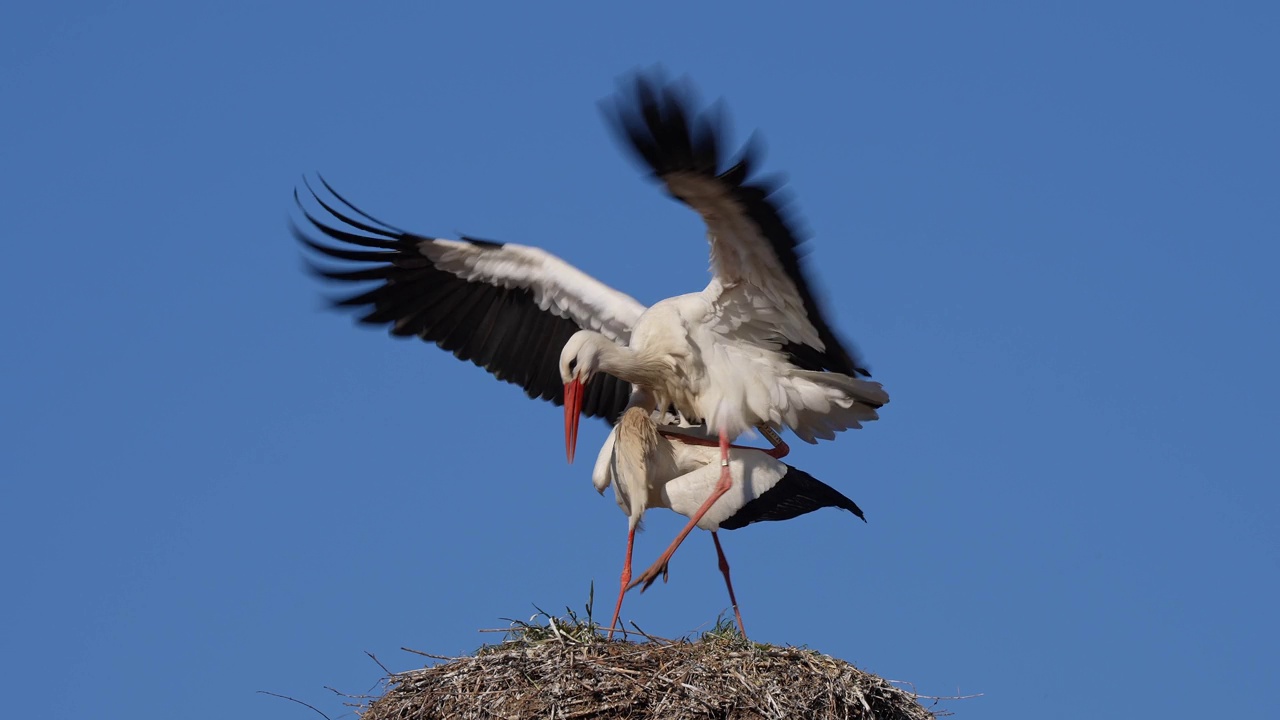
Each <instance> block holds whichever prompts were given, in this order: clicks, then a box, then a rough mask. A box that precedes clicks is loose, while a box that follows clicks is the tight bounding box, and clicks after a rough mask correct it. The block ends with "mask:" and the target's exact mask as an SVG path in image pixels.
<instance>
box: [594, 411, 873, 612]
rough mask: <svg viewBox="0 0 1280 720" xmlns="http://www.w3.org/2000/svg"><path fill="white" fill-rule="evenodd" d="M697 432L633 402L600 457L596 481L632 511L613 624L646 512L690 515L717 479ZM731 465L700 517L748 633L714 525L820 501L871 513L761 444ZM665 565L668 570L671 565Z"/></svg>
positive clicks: (792, 512)
mask: <svg viewBox="0 0 1280 720" xmlns="http://www.w3.org/2000/svg"><path fill="white" fill-rule="evenodd" d="M664 433H665V435H664ZM696 437H698V435H697V434H696V432H695V433H694V434H688V435H687V434H685V433H684V432H682V431H676V430H673V429H672V428H669V427H668V428H664V429H663V430H662V431H661V432H660V430H659V427H658V426H657V424H655V423H654V422H653V420H652V418H651V417H650V416H649V414H648V413H646V412H645V411H644V410H642V409H641V408H638V407H632V408H628V409H627V410H626V411H625V412H624V413H623V415H622V418H621V419H620V420H619V421H618V423H617V425H615V426H614V428H613V430H612V432H610V433H609V437H608V438H607V439H606V440H605V443H604V445H603V446H602V447H601V448H600V453H599V455H597V457H596V464H595V468H594V469H593V471H592V474H591V482H592V484H593V485H595V488H596V490H598V491H599V492H601V493H603V492H604V491H605V489H606V488H608V487H609V486H610V485H612V486H613V490H614V498H615V499H616V501H617V503H618V507H619V508H621V509H622V512H623V513H624V514H625V515H626V516H627V554H626V560H625V562H624V563H623V570H622V576H621V587H620V589H619V592H618V602H617V605H616V606H615V608H614V613H613V620H612V622H611V623H610V626H609V627H610V628H611V629H612V628H614V627H616V626H617V621H618V614H619V612H620V611H621V609H622V598H623V595H624V594H625V593H626V590H627V587H628V586H629V585H630V583H631V555H632V548H633V546H634V542H635V532H636V529H637V528H638V527H639V526H640V522H641V520H642V519H643V516H644V513H645V512H646V511H647V510H649V509H651V508H659V507H661V508H669V509H671V510H673V511H675V512H677V513H679V514H681V515H684V516H685V517H688V518H693V517H694V516H695V515H696V514H697V512H698V509H699V508H700V507H701V506H702V504H703V502H704V501H705V500H706V499H707V496H708V495H709V494H710V493H711V492H712V490H713V489H714V488H715V487H716V484H717V483H718V482H719V479H720V474H721V465H720V462H719V460H720V450H719V449H718V448H716V447H712V446H708V445H699V444H691V443H689V442H687V441H686V440H688V439H689V438H696ZM728 467H729V472H730V474H731V475H732V478H733V488H732V489H731V491H730V492H727V493H724V494H723V495H721V496H720V497H719V498H718V499H717V500H716V501H715V503H714V504H712V505H711V507H710V508H709V509H708V510H707V511H706V512H705V513H703V514H702V516H701V518H700V519H698V520H697V523H696V525H697V527H699V528H701V529H703V530H708V531H710V532H711V534H712V538H713V540H714V542H715V546H716V553H717V555H718V557H719V564H720V570H721V572H722V573H723V574H724V580H725V585H726V587H728V589H729V597H730V601H731V602H732V603H733V611H734V614H735V616H736V617H737V621H738V626H739V629H740V630H741V631H742V633H743V635H744V636H745V635H746V628H745V626H744V625H743V623H742V615H741V613H740V612H739V609H738V603H737V598H736V597H735V596H734V592H733V583H732V582H731V580H730V578H729V563H728V560H727V559H726V558H725V556H724V551H723V549H722V548H721V546H720V540H719V537H718V534H717V531H719V530H720V529H721V528H723V529H727V530H732V529H737V528H740V527H744V526H746V525H749V524H751V523H753V522H760V521H768V520H789V519H791V518H793V517H797V516H799V515H803V514H805V513H808V512H811V511H813V510H817V509H818V508H822V507H839V508H844V509H846V510H849V511H850V512H852V513H854V514H855V515H857V516H858V517H859V518H862V519H863V520H865V519H866V518H865V517H864V516H863V514H862V510H861V509H859V508H858V506H857V505H856V504H855V503H854V502H853V501H852V500H850V499H849V498H847V497H845V496H844V495H842V494H841V493H840V492H838V491H836V490H835V489H834V488H832V487H830V486H828V485H826V484H825V483H823V482H821V481H819V480H817V479H815V478H813V477H812V476H811V475H809V474H808V473H805V472H803V471H801V470H798V469H796V468H793V467H791V466H789V465H786V464H784V463H782V462H781V461H779V460H777V459H775V458H773V457H770V456H769V455H768V454H766V453H765V452H763V451H761V450H757V449H755V448H733V449H731V450H730V451H729V466H728ZM686 532H687V530H686ZM660 571H661V572H662V574H663V575H664V576H665V574H666V566H665V565H664V566H662V567H661V568H660ZM654 577H655V578H656V574H655V576H654ZM650 582H652V580H650Z"/></svg>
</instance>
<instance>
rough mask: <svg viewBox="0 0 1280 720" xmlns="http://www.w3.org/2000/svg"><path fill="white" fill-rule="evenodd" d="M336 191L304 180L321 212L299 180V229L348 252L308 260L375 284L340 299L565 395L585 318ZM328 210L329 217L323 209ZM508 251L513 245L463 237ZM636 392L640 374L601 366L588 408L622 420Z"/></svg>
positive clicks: (536, 391)
mask: <svg viewBox="0 0 1280 720" xmlns="http://www.w3.org/2000/svg"><path fill="white" fill-rule="evenodd" d="M320 183H321V184H322V185H323V187H324V189H325V190H326V191H327V195H328V196H329V198H330V199H329V200H328V201H326V199H325V198H324V197H323V196H322V195H321V194H320V193H318V192H317V191H316V189H315V188H313V187H312V186H311V183H309V182H306V181H305V180H304V183H303V184H304V186H305V187H306V189H307V191H308V193H309V194H310V199H311V201H312V202H313V203H314V204H315V205H318V206H319V208H320V209H321V210H322V211H323V213H319V212H317V213H313V212H312V211H310V210H308V209H307V206H306V205H304V203H303V201H302V197H301V195H300V194H299V192H298V191H297V189H295V190H294V201H295V202H296V203H297V206H298V209H299V211H300V213H301V215H302V218H303V219H304V220H305V223H304V227H299V223H298V222H296V221H290V230H291V232H292V234H293V236H294V238H296V239H297V240H298V242H300V243H302V244H303V245H304V246H306V247H307V248H308V249H309V250H310V251H311V252H312V253H313V254H315V255H316V256H323V257H324V258H327V259H330V260H336V261H341V264H340V265H339V266H336V267H335V266H332V265H328V266H327V265H321V264H317V263H316V262H314V261H313V260H312V259H311V258H308V259H307V265H308V268H309V269H310V270H311V272H312V273H314V274H315V275H317V276H319V277H321V278H324V279H325V280H328V281H330V282H333V283H336V284H346V285H348V286H350V285H355V284H363V285H366V286H367V285H368V284H369V283H373V286H372V287H371V288H368V287H366V288H365V289H363V290H361V291H360V292H357V293H355V294H352V295H346V296H342V297H339V298H336V299H332V300H331V302H332V305H333V307H334V308H337V309H342V310H354V311H355V312H357V313H359V315H358V317H357V321H358V322H359V323H362V324H365V325H375V326H389V328H388V330H389V332H390V334H391V335H392V336H394V337H413V336H417V337H419V338H421V339H422V340H425V341H427V342H431V343H435V344H436V345H438V346H439V347H440V348H442V349H444V350H448V351H449V352H451V353H453V354H454V355H455V356H456V357H457V358H458V359H460V360H469V361H470V362H472V363H474V364H475V365H478V366H480V367H482V368H484V369H485V370H488V371H489V372H490V373H492V374H493V375H494V377H496V378H498V379H499V380H502V381H504V382H508V383H512V384H514V385H518V386H520V387H521V388H523V389H524V391H525V393H526V394H527V395H528V396H529V397H531V398H540V399H542V400H550V401H551V402H553V403H555V404H556V405H563V404H564V385H563V383H562V382H561V381H560V371H559V358H560V350H561V349H562V348H563V347H564V344H565V343H566V342H568V340H569V338H570V336H572V335H573V334H574V333H575V332H577V331H578V330H581V329H582V328H581V327H579V325H578V324H577V323H576V322H574V321H573V320H571V319H569V318H565V317H561V316H559V315H556V314H554V313H552V312H550V311H548V310H543V309H540V308H539V307H538V304H537V302H536V300H535V299H534V296H533V293H532V291H530V290H528V289H525V288H520V287H500V286H498V285H492V284H489V283H485V282H482V281H468V280H465V279H463V278H461V277H459V276H457V275H454V274H453V273H450V272H448V271H445V270H441V269H439V268H437V267H436V266H435V265H434V264H433V263H432V261H431V260H430V259H429V258H428V257H427V256H426V255H424V254H423V253H422V252H420V251H419V247H420V245H421V244H422V243H425V242H431V241H432V240H433V238H430V237H426V236H423V235H417V234H414V233H410V232H406V231H404V230H400V229H399V228H396V227H395V226H393V225H389V224H387V223H384V222H382V221H380V220H378V219H377V218H374V217H373V216H371V215H369V214H368V213H365V212H364V211H362V210H360V209H359V208H357V207H355V206H354V205H352V204H351V203H350V202H348V201H347V200H346V199H345V198H344V197H342V195H340V194H338V192H337V191H335V190H334V189H333V188H332V187H330V186H329V184H328V183H327V182H325V181H324V179H323V178H320ZM317 214H321V217H317V216H316V215H317ZM461 242H469V243H471V244H473V245H478V246H482V247H484V248H486V249H492V250H493V251H498V252H500V251H501V249H502V247H503V245H502V244H501V243H496V242H493V241H488V240H476V239H471V238H463V239H462V240H461ZM630 396H631V385H630V383H626V382H623V381H622V380H619V379H618V378H616V377H614V376H612V375H608V374H606V373H597V374H596V375H595V377H593V378H592V379H591V381H590V382H589V383H588V384H587V388H586V394H585V396H584V399H583V404H582V410H583V412H584V413H585V414H587V415H590V416H593V417H599V418H602V419H604V420H605V421H606V422H608V423H610V424H613V423H614V422H615V421H616V420H617V418H618V416H619V415H620V414H621V413H622V410H623V409H624V408H625V407H626V405H627V401H628V400H629V398H630Z"/></svg>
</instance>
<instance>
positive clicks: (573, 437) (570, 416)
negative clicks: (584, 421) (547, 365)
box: [564, 378, 583, 464]
mask: <svg viewBox="0 0 1280 720" xmlns="http://www.w3.org/2000/svg"><path fill="white" fill-rule="evenodd" d="M582 394H583V387H582V381H581V380H579V379H578V378H574V379H573V380H571V381H569V382H567V383H565V384H564V452H565V455H566V456H568V458H569V463H570V464H573V453H574V451H575V450H576V449H577V447H578V420H580V419H581V418H582Z"/></svg>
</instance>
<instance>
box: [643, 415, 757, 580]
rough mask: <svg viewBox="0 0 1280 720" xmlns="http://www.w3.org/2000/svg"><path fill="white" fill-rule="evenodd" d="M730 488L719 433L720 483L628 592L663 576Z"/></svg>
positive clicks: (726, 446)
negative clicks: (704, 517) (703, 517)
mask: <svg viewBox="0 0 1280 720" xmlns="http://www.w3.org/2000/svg"><path fill="white" fill-rule="evenodd" d="M731 487H733V474H732V473H731V472H729V436H728V435H726V434H724V433H723V432H721V433H720V482H718V483H716V486H715V488H714V489H713V490H712V491H711V495H710V496H708V497H707V499H706V500H705V501H703V503H702V506H701V507H699V508H698V512H696V513H694V514H693V517H692V518H690V519H689V523H688V524H687V525H685V526H684V529H683V530H681V531H680V534H679V535H676V539H675V540H672V541H671V545H670V546H669V547H668V548H667V550H666V552H664V553H662V555H661V556H659V557H658V559H657V561H656V562H654V563H653V564H652V565H650V566H649V569H648V570H645V571H644V572H643V573H642V574H641V575H640V577H638V578H636V579H635V580H633V581H632V582H631V584H630V585H628V586H627V589H628V590H630V589H631V588H633V587H635V586H637V585H640V584H641V583H644V587H643V588H641V590H640V592H644V591H645V590H646V589H648V587H649V586H650V585H652V584H653V581H654V580H657V579H658V575H659V574H665V572H666V568H667V563H669V562H671V556H672V555H674V554H675V552H676V548H678V547H680V543H682V542H684V539H685V538H686V537H688V535H689V531H691V530H693V529H694V528H695V527H697V525H698V522H699V521H701V520H702V516H703V515H706V514H707V511H708V510H710V509H711V506H712V505H714V504H715V503H716V501H717V500H719V499H720V498H721V497H722V496H724V494H725V493H727V492H729V488H731Z"/></svg>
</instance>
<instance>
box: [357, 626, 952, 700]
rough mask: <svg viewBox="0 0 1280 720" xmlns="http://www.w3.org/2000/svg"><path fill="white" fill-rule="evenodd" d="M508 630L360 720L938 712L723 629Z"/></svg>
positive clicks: (402, 679)
mask: <svg viewBox="0 0 1280 720" xmlns="http://www.w3.org/2000/svg"><path fill="white" fill-rule="evenodd" d="M506 632H507V633H508V634H507V638H506V640H505V641H504V642H503V643H501V644H500V645H492V646H486V647H483V648H481V649H480V651H478V652H477V653H476V654H475V655H474V656H472V657H463V658H448V662H443V663H441V664H438V665H434V666H431V667H425V668H422V669H419V670H410V671H408V672H403V673H396V674H393V675H391V676H390V678H389V680H388V682H389V685H390V687H389V689H388V691H387V693H386V694H385V695H383V696H382V697H380V698H378V699H376V700H375V701H373V702H372V703H371V704H370V705H368V706H367V707H365V708H363V712H362V720H393V719H394V720H427V719H435V718H450V719H451V720H452V719H455V718H456V719H463V718H486V719H487V718H512V719H514V718H534V717H538V718H555V719H558V720H574V719H577V718H634V719H636V720H640V719H642V718H663V719H664V720H681V719H692V718H723V719H725V720H730V719H731V720H746V719H747V718H753V719H754V718H811V719H813V720H823V719H825V718H842V719H849V720H858V719H860V718H875V719H876V720H927V719H929V718H933V717H934V714H933V713H932V712H930V711H929V710H926V709H925V708H924V707H923V706H921V705H920V704H919V702H918V700H919V698H920V697H921V696H918V695H915V694H914V693H911V692H907V691H905V690H903V689H902V688H899V687H897V686H895V685H893V684H892V683H890V682H889V681H887V680H885V679H883V678H880V677H877V676H875V675H871V674H869V673H866V672H863V671H861V670H859V669H857V668H855V667H854V666H852V665H850V664H849V663H847V662H844V661H843V660H837V659H836V658H833V657H830V656H828V655H823V654H822V653H819V652H815V651H813V650H807V649H801V648H794V647H776V646H772V645H760V644H756V643H752V642H749V641H747V640H745V639H744V638H743V637H742V636H741V635H739V634H738V633H737V630H736V628H735V627H734V626H733V625H732V624H731V623H726V622H721V623H719V624H717V626H716V627H715V629H713V630H711V631H710V632H707V633H705V634H703V635H702V636H701V637H700V638H697V639H696V640H689V639H684V640H666V639H662V638H655V637H652V636H650V635H647V634H645V633H639V634H638V635H637V632H638V631H637V632H631V633H630V634H629V635H630V638H633V639H635V638H638V639H642V640H643V642H636V641H634V640H633V639H613V640H610V639H607V638H606V637H605V636H604V635H603V634H601V632H600V628H599V626H598V625H596V624H595V623H593V622H591V621H590V620H589V619H588V620H586V621H581V620H579V619H578V618H577V617H575V616H573V614H572V613H570V615H569V616H568V617H561V618H553V617H550V616H547V615H546V614H542V615H541V617H540V618H535V620H534V621H532V622H529V623H524V622H516V623H513V626H512V628H511V629H510V630H508V631H506ZM423 654H425V653H423ZM433 657H434V656H433ZM442 659H443V658H442Z"/></svg>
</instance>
